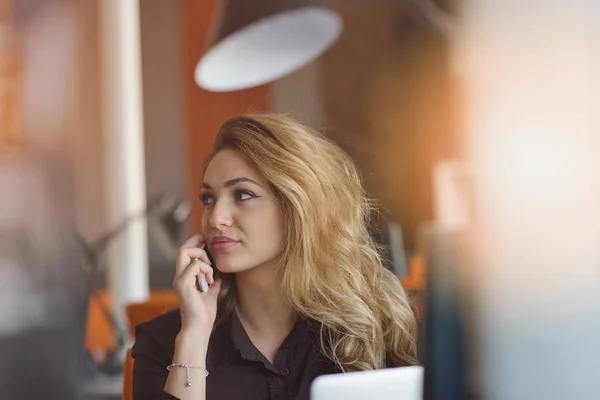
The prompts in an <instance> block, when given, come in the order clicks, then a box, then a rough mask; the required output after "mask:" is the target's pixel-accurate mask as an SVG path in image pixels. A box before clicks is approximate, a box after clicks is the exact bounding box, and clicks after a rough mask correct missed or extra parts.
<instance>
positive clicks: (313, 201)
mask: <svg viewBox="0 0 600 400" xmlns="http://www.w3.org/2000/svg"><path fill="white" fill-rule="evenodd" d="M223 149H235V150H237V151H238V152H239V153H240V154H241V155H242V156H243V157H244V158H245V159H246V160H247V161H248V162H249V163H250V164H251V165H253V166H254V167H255V168H256V169H257V170H258V171H259V172H260V173H261V174H262V175H263V176H264V177H265V178H266V180H267V181H268V182H269V183H270V185H271V190H272V192H273V194H274V195H275V197H276V198H277V200H278V202H279V205H280V207H281V210H282V213H283V216H284V220H285V235H286V238H285V248H284V252H283V256H282V260H281V261H282V263H281V266H282V268H283V281H282V292H283V296H284V298H285V299H286V301H287V302H288V303H289V304H290V305H291V307H292V308H293V309H295V310H296V312H297V313H298V314H299V315H300V316H302V317H304V318H308V319H311V320H314V321H316V322H317V323H318V325H319V326H320V339H321V340H320V342H321V351H322V352H323V354H324V355H325V356H327V357H328V358H329V359H331V360H332V361H333V362H334V363H335V364H336V365H337V366H338V368H340V369H341V370H342V371H359V370H369V369H377V368H383V367H385V366H386V362H388V361H391V362H392V363H393V364H394V365H397V366H404V365H413V364H416V363H417V359H416V348H417V345H416V336H417V326H416V320H415V317H414V314H413V312H412V310H411V308H410V305H409V301H408V299H407V296H406V294H405V293H404V290H403V289H402V286H401V285H400V282H399V279H398V278H397V277H396V276H394V274H393V273H392V272H391V271H389V270H388V269H386V268H385V267H384V266H383V265H382V260H381V257H380V254H379V251H378V248H377V246H376V244H375V243H374V241H373V239H372V238H371V236H370V234H369V230H368V229H369V223H370V221H369V219H370V215H371V214H372V211H373V204H372V202H371V201H369V199H368V198H367V196H366V193H365V190H364V188H363V185H362V182H361V179H360V175H359V173H358V171H357V169H356V166H355V165H354V163H353V162H352V160H351V158H350V157H349V156H348V155H347V154H346V153H345V152H344V151H343V150H342V149H341V148H340V147H339V146H337V145H336V144H334V143H333V142H332V141H330V140H328V139H327V138H326V137H325V136H323V135H322V134H320V133H318V132H315V131H313V130H312V129H310V128H308V127H306V126H304V125H302V124H300V123H298V122H297V121H295V120H294V119H292V118H289V117H287V116H284V115H278V114H255V115H244V116H239V117H235V118H232V119H230V120H228V121H227V122H225V123H224V124H223V125H222V126H221V128H220V130H219V132H218V134H217V137H216V139H215V142H214V146H213V150H212V152H211V154H210V155H209V157H208V159H207V162H206V165H208V163H209V162H210V160H211V159H212V157H214V155H216V154H217V153H218V152H219V151H221V150H223ZM233 287H234V286H233V279H232V277H231V276H224V277H223V285H222V288H221V293H220V295H219V303H220V304H219V312H218V315H217V321H216V324H218V323H220V322H221V321H223V320H225V319H226V318H228V316H229V315H230V313H231V311H232V310H233V306H234V301H235V299H234V296H235V290H232V289H233Z"/></svg>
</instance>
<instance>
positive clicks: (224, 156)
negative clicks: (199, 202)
mask: <svg viewBox="0 0 600 400" xmlns="http://www.w3.org/2000/svg"><path fill="white" fill-rule="evenodd" d="M242 177H244V178H250V179H252V180H254V181H256V182H257V183H260V184H261V185H262V184H263V183H265V180H264V178H263V177H262V176H261V174H260V173H259V172H258V170H257V169H256V168H254V166H252V165H251V164H250V163H248V162H247V161H246V159H244V157H242V155H241V154H240V153H239V152H238V151H237V150H232V149H224V150H221V151H219V152H218V153H217V154H216V155H215V156H214V157H213V159H212V160H211V161H210V163H209V164H208V166H207V167H206V172H205V174H204V182H206V183H208V184H211V186H218V185H221V184H222V183H224V182H226V181H228V180H231V179H236V178H242Z"/></svg>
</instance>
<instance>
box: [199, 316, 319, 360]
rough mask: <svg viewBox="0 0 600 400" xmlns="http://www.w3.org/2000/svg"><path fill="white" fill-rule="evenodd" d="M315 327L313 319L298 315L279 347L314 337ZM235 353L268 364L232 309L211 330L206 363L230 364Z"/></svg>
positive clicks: (287, 346)
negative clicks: (224, 318)
mask: <svg viewBox="0 0 600 400" xmlns="http://www.w3.org/2000/svg"><path fill="white" fill-rule="evenodd" d="M317 329H318V328H317V324H316V323H315V322H314V321H311V320H307V319H305V318H301V317H298V319H297V320H296V323H295V324H294V327H293V328H292V331H291V332H290V334H289V335H288V337H287V338H286V339H285V340H284V342H283V343H282V345H281V349H284V348H289V347H293V346H295V345H297V344H299V343H302V342H305V341H306V340H309V339H311V338H314V334H315V332H317ZM237 353H239V354H240V356H241V357H242V358H244V359H246V360H251V361H262V362H263V363H265V365H267V364H270V363H269V361H268V360H267V359H266V357H265V356H264V355H263V354H262V353H261V352H260V351H259V350H258V349H257V348H256V346H254V344H253V343H252V341H251V340H250V337H249V336H248V333H247V332H246V330H245V329H244V326H243V325H242V322H241V321H240V319H239V317H238V315H237V313H236V312H235V310H234V311H232V313H231V315H230V316H229V318H228V319H227V320H226V321H224V322H223V323H221V324H220V325H219V326H217V327H216V329H215V330H214V331H213V333H212V336H211V341H210V344H209V347H208V355H207V364H208V365H211V366H220V365H224V364H230V363H231V362H232V361H233V359H234V357H235V356H236V354H237Z"/></svg>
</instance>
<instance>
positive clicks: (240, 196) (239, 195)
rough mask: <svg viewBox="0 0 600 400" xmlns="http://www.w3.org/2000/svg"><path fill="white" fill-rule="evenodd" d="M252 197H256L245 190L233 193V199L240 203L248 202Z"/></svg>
mask: <svg viewBox="0 0 600 400" xmlns="http://www.w3.org/2000/svg"><path fill="white" fill-rule="evenodd" d="M254 197H256V196H255V195H254V193H251V192H249V191H247V190H238V191H236V192H235V198H236V199H237V200H240V201H246V200H250V199H252V198H254Z"/></svg>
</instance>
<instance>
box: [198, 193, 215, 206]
mask: <svg viewBox="0 0 600 400" xmlns="http://www.w3.org/2000/svg"><path fill="white" fill-rule="evenodd" d="M200 201H201V202H202V204H204V205H205V206H208V205H210V204H212V203H213V202H214V199H213V198H212V197H211V196H209V195H206V194H203V195H200Z"/></svg>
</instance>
